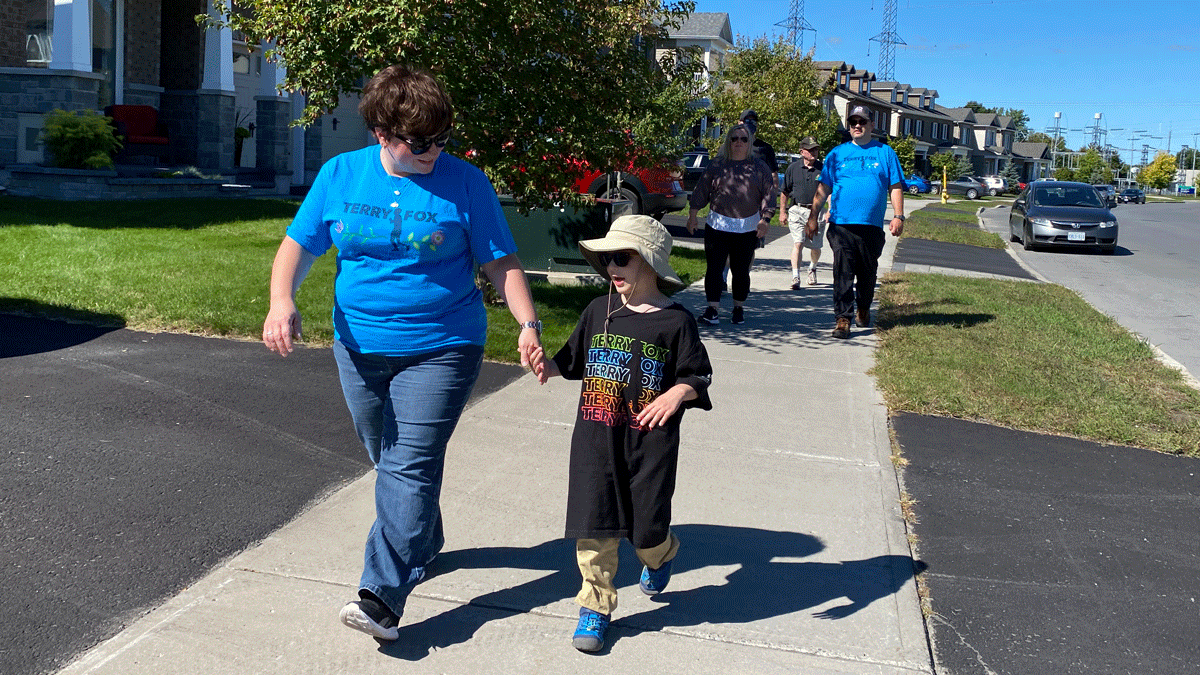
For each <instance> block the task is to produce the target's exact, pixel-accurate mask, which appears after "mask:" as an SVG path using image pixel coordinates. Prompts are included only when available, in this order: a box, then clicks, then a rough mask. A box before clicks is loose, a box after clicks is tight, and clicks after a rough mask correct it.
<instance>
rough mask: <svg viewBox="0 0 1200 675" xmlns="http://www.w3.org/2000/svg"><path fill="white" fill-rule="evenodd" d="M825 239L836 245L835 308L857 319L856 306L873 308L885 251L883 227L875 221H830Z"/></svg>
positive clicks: (836, 314) (847, 317) (847, 316)
mask: <svg viewBox="0 0 1200 675" xmlns="http://www.w3.org/2000/svg"><path fill="white" fill-rule="evenodd" d="M825 240H826V241H828V242H829V248H831V249H833V311H834V315H835V316H836V317H837V318H839V319H841V318H846V319H850V320H851V321H853V320H854V306H855V303H856V302H857V304H858V308H859V309H862V310H864V311H866V310H870V309H871V301H872V300H874V299H875V279H876V275H877V274H878V272H879V256H881V255H883V228H882V227H875V226H874V225H834V224H833V223H829V226H828V228H827V229H826V230H825Z"/></svg>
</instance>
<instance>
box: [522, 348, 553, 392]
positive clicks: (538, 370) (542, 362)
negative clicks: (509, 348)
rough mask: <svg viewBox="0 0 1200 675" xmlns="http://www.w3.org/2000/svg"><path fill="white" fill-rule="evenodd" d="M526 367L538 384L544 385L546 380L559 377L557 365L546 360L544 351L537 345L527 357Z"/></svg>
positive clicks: (551, 360) (550, 360)
mask: <svg viewBox="0 0 1200 675" xmlns="http://www.w3.org/2000/svg"><path fill="white" fill-rule="evenodd" d="M522 365H526V366H527V367H528V368H529V370H530V372H532V373H533V374H534V376H535V377H537V381H538V384H546V380H549V379H550V378H552V377H554V376H556V375H559V374H560V373H559V372H558V364H557V363H555V362H554V361H553V359H548V358H546V351H545V350H544V349H542V346H541V345H538V346H537V348H536V349H534V350H533V351H532V352H531V353H530V355H529V362H528V363H527V364H524V363H523V364H522Z"/></svg>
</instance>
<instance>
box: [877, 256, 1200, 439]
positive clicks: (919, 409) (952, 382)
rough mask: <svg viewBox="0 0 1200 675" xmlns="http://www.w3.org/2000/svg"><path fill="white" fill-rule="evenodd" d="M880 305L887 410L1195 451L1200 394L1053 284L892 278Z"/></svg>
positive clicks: (880, 367)
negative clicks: (944, 416)
mask: <svg viewBox="0 0 1200 675" xmlns="http://www.w3.org/2000/svg"><path fill="white" fill-rule="evenodd" d="M879 301H880V310H879V315H878V317H877V323H876V325H877V327H878V332H879V349H878V350H877V352H876V365H875V368H874V371H873V373H874V375H875V376H876V378H877V380H878V383H879V387H880V389H881V390H882V391H883V394H884V398H885V399H886V400H887V403H888V407H889V408H891V409H892V410H902V411H909V412H915V413H920V414H927V415H948V416H952V417H959V418H964V419H971V420H980V421H986V422H991V423H995V424H1000V425H1004V426H1009V427H1015V428H1019V429H1028V430H1033V431H1043V432H1050V433H1059V434H1068V435H1072V436H1078V437H1081V438H1087V439H1091V440H1096V441H1101V442H1105V443H1117V444H1127V445H1134V446H1138V447H1145V448H1151V449H1154V450H1160V451H1163V452H1171V453H1182V454H1189V455H1194V456H1200V392H1197V391H1196V390H1194V389H1192V388H1190V387H1188V386H1187V385H1186V384H1185V383H1184V381H1183V378H1182V376H1181V375H1180V374H1179V373H1178V372H1177V371H1174V370H1171V369H1170V368H1167V367H1166V366H1164V365H1162V364H1161V363H1159V362H1158V361H1157V360H1155V358H1154V353H1153V351H1152V350H1151V349H1150V347H1149V346H1147V345H1146V344H1145V343H1144V342H1142V341H1140V340H1138V339H1137V338H1135V337H1134V336H1133V335H1131V334H1130V333H1129V332H1128V331H1127V330H1125V329H1124V328H1122V327H1121V326H1120V325H1118V324H1117V323H1116V322H1115V321H1114V320H1113V319H1112V318H1110V317H1107V316H1105V315H1103V314H1101V313H1099V312H1097V311H1096V310H1095V309H1093V308H1092V307H1091V306H1090V305H1088V304H1087V303H1086V302H1085V301H1084V300H1083V299H1081V298H1080V297H1079V296H1078V295H1076V294H1075V293H1074V292H1072V291H1070V290H1068V289H1066V288H1064V287H1062V286H1057V285H1051V284H1033V283H1028V282H1022V281H997V280H990V279H969V278H962V277H950V276H944V275H937V274H891V275H887V276H885V277H884V279H883V281H882V283H881V287H880V292H879Z"/></svg>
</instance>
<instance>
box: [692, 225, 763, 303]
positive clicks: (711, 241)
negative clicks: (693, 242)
mask: <svg viewBox="0 0 1200 675" xmlns="http://www.w3.org/2000/svg"><path fill="white" fill-rule="evenodd" d="M756 248H758V232H757V231H756V230H750V231H749V232H722V231H721V230H714V229H712V228H709V227H706V228H704V258H705V260H706V261H707V262H708V269H707V271H706V272H705V273H704V297H706V298H707V299H708V301H709V302H720V301H721V284H722V280H721V278H722V277H723V276H724V274H725V261H726V260H728V261H729V277H730V279H729V282H730V283H729V289H730V291H731V294H732V295H733V300H734V302H745V301H746V297H747V296H749V295H750V263H752V262H754V249H756Z"/></svg>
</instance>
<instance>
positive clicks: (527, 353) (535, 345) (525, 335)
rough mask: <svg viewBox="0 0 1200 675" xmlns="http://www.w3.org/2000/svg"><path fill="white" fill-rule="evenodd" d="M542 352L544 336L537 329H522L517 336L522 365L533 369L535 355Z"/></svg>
mask: <svg viewBox="0 0 1200 675" xmlns="http://www.w3.org/2000/svg"><path fill="white" fill-rule="evenodd" d="M541 351H542V336H541V335H539V334H538V332H537V329H535V328H522V329H521V333H520V334H519V335H517V352H519V353H520V354H521V365H522V366H524V367H526V368H529V369H530V370H532V369H533V358H534V354H535V353H539V352H541Z"/></svg>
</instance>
